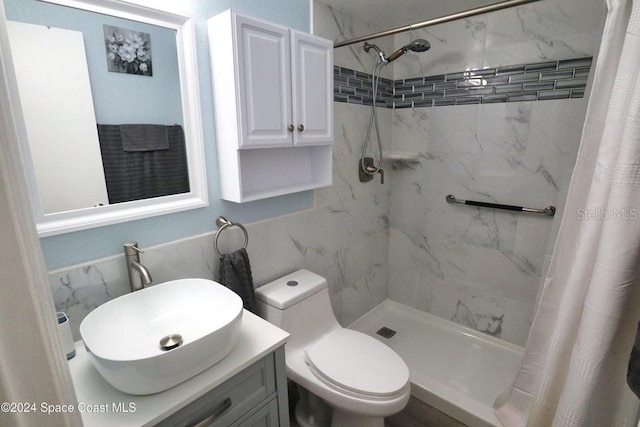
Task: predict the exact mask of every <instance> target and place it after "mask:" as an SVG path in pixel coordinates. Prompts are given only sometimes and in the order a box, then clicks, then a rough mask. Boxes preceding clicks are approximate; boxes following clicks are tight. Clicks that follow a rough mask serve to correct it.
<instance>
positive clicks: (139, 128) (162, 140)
mask: <svg viewBox="0 0 640 427" xmlns="http://www.w3.org/2000/svg"><path fill="white" fill-rule="evenodd" d="M120 135H121V136H122V148H123V149H124V151H127V152H131V151H158V150H168V149H169V137H168V135H167V127H166V126H163V125H120Z"/></svg>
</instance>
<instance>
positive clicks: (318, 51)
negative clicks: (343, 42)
mask: <svg viewBox="0 0 640 427" xmlns="http://www.w3.org/2000/svg"><path fill="white" fill-rule="evenodd" d="M291 44H292V49H291V51H292V53H291V64H292V66H291V68H292V71H291V73H292V79H293V85H292V86H293V95H292V97H293V125H294V127H295V130H294V144H295V145H320V144H333V43H332V42H331V41H329V40H326V39H323V38H320V37H315V36H312V35H310V34H305V33H301V32H298V31H294V30H291Z"/></svg>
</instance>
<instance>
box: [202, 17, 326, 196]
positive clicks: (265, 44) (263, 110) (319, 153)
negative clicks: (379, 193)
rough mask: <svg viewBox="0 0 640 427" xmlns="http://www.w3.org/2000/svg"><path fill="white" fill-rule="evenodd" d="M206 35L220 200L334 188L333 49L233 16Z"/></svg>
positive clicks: (214, 22)
mask: <svg viewBox="0 0 640 427" xmlns="http://www.w3.org/2000/svg"><path fill="white" fill-rule="evenodd" d="M208 30H209V46H210V53H211V64H212V74H213V92H214V108H215V127H216V140H217V144H218V163H219V170H220V181H221V189H222V198H223V199H225V200H231V201H234V202H246V201H250V200H257V199H263V198H267V197H273V196H277V195H282V194H288V193H293V192H297V191H303V190H309V189H312V188H318V187H323V186H327V185H330V184H331V162H332V158H331V156H332V144H333V43H332V42H331V41H329V40H325V39H322V38H320V37H315V36H312V35H310V34H306V33H302V32H299V31H296V30H292V29H289V28H285V27H281V26H279V25H275V24H272V23H269V22H265V21H262V20H258V19H255V18H251V17H248V16H245V15H242V14H239V13H237V12H235V11H233V10H228V11H226V12H223V13H222V14H220V15H217V16H215V17H213V18H211V19H209V21H208Z"/></svg>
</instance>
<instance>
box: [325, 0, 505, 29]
mask: <svg viewBox="0 0 640 427" xmlns="http://www.w3.org/2000/svg"><path fill="white" fill-rule="evenodd" d="M316 1H321V2H322V3H325V4H328V5H329V6H331V7H335V8H336V9H340V10H342V11H344V12H347V13H348V14H350V15H351V16H353V17H354V18H357V19H360V20H362V21H365V22H370V23H372V24H374V25H375V26H377V27H379V29H380V31H382V30H387V29H391V28H395V27H401V26H405V25H409V24H415V23H417V22H420V21H425V20H428V19H433V18H439V17H441V16H445V15H449V14H451V13H456V12H462V11H464V10H468V9H474V8H476V7H480V6H486V5H488V4H493V3H499V2H500V1H501V0H316Z"/></svg>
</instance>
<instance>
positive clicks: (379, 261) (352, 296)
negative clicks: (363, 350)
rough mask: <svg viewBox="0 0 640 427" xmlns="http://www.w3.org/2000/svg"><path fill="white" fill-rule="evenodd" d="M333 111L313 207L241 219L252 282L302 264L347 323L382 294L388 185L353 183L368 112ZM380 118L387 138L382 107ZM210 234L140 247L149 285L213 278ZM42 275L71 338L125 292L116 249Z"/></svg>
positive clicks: (229, 246)
mask: <svg viewBox="0 0 640 427" xmlns="http://www.w3.org/2000/svg"><path fill="white" fill-rule="evenodd" d="M335 112H336V123H335V129H336V132H335V138H336V144H335V149H334V159H333V174H334V175H333V182H334V184H333V185H332V186H330V187H326V188H323V189H319V190H316V192H315V207H314V208H313V209H310V210H307V211H303V212H298V213H295V214H291V215H286V216H281V217H277V218H273V219H269V220H264V221H260V222H255V223H249V224H245V225H246V227H247V230H248V232H249V246H248V248H247V250H248V252H249V256H250V259H251V266H252V272H253V278H254V282H255V285H256V286H259V285H261V284H264V283H267V282H269V281H271V280H273V279H275V278H277V277H280V276H282V275H285V274H287V273H289V272H291V271H293V270H296V269H299V268H307V269H309V270H311V271H314V272H315V273H318V274H320V275H322V276H324V277H326V278H327V279H328V281H329V291H330V295H331V300H332V304H333V308H334V312H335V313H336V316H337V318H338V320H339V321H340V322H341V323H342V324H344V325H347V324H350V323H351V322H353V321H354V320H355V319H356V318H358V317H360V316H361V315H362V314H364V313H365V312H367V311H368V310H370V309H371V308H373V307H374V306H375V305H377V304H378V303H380V302H381V301H383V300H384V299H385V298H387V295H388V286H387V283H388V280H389V276H388V256H389V235H388V229H389V216H388V214H389V200H390V193H389V191H390V188H389V186H387V185H385V186H381V185H379V184H377V182H374V183H373V184H372V183H367V184H363V183H360V182H359V181H358V172H357V162H358V159H359V158H360V145H361V142H362V140H363V138H364V134H365V132H366V129H364V126H362V123H363V122H365V120H366V119H367V118H368V115H369V114H370V110H369V109H368V108H366V107H363V106H356V105H348V104H336V105H335ZM381 120H384V129H386V132H387V133H386V134H385V135H384V139H385V141H387V142H388V141H389V140H390V129H391V112H390V110H387V113H386V114H384V115H381ZM229 219H231V220H235V219H236V218H229ZM214 220H215V218H211V223H212V228H214V227H215V226H214ZM213 237H214V231H212V232H210V233H206V234H202V235H199V236H193V237H190V238H187V239H183V240H179V241H174V242H169V243H166V244H162V245H157V246H153V247H143V249H144V251H145V253H144V254H142V255H141V261H142V263H143V264H144V265H146V266H147V267H148V268H149V270H150V271H151V274H152V276H153V279H154V282H155V283H161V282H165V281H168V280H174V279H180V278H187V277H200V278H205V279H214V280H215V278H216V276H217V271H218V259H217V256H216V255H215V253H214V249H213ZM131 239H132V240H133V239H135V236H131ZM243 239H244V237H243V234H242V232H241V231H240V230H238V229H229V230H225V233H224V235H221V237H220V249H221V250H222V251H223V252H229V251H232V250H235V249H237V248H238V247H240V246H241V245H242V242H243ZM123 243H124V242H123ZM50 281H51V286H52V291H53V295H54V300H55V305H56V308H57V310H60V311H65V312H67V313H68V314H69V315H70V318H71V326H72V330H73V334H74V337H75V339H79V338H80V337H79V334H78V327H79V325H80V322H81V321H82V319H84V317H85V316H86V315H87V314H88V313H89V312H90V311H91V310H93V309H95V308H96V307H98V306H99V305H101V304H103V303H105V302H107V301H109V300H111V299H113V298H116V297H118V296H121V295H124V294H126V293H128V292H129V282H128V276H127V271H126V267H125V261H124V255H121V256H113V257H109V258H104V259H100V260H95V261H92V262H90V263H86V264H83V265H77V266H72V267H68V268H64V269H60V270H56V271H52V272H50Z"/></svg>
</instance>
